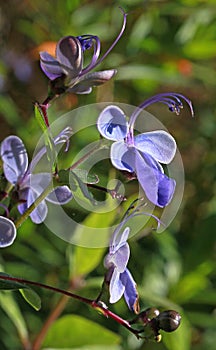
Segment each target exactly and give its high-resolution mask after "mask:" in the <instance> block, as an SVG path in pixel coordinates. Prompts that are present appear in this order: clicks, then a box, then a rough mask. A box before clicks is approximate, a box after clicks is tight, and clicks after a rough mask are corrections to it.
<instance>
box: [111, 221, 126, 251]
mask: <svg viewBox="0 0 216 350" xmlns="http://www.w3.org/2000/svg"><path fill="white" fill-rule="evenodd" d="M129 233H130V228H129V227H126V228H125V229H124V231H123V232H121V230H116V231H115V232H114V234H113V237H112V238H111V240H110V252H112V253H114V252H116V251H117V250H118V249H119V248H121V247H122V246H123V245H124V244H125V243H126V242H127V239H128V236H129Z"/></svg>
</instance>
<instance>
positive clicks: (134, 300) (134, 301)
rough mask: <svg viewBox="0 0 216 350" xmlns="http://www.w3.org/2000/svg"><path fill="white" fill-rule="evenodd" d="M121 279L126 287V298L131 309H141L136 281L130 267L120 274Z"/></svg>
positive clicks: (135, 310)
mask: <svg viewBox="0 0 216 350" xmlns="http://www.w3.org/2000/svg"><path fill="white" fill-rule="evenodd" d="M120 280H121V282H122V284H123V285H124V287H125V290H124V298H125V301H126V303H127V305H128V307H129V309H130V310H132V311H134V312H137V311H138V310H139V305H138V293H137V289H136V282H135V281H134V279H133V277H132V275H131V273H130V271H129V270H128V269H126V270H125V271H124V272H123V273H121V274H120Z"/></svg>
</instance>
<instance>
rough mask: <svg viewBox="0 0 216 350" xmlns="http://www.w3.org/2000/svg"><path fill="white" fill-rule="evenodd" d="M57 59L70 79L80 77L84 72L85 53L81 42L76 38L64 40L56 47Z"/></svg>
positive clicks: (71, 37) (65, 38)
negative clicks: (82, 71)
mask: <svg viewBox="0 0 216 350" xmlns="http://www.w3.org/2000/svg"><path fill="white" fill-rule="evenodd" d="M56 58H57V60H58V61H59V63H60V64H61V66H62V67H63V68H64V69H65V70H66V71H67V75H68V76H69V77H70V78H75V77H78V75H79V74H80V72H81V70H82V64H83V52H82V45H81V43H80V41H79V40H78V39H77V38H76V37H74V36H66V37H64V38H62V39H61V40H60V41H59V42H58V44H57V46H56Z"/></svg>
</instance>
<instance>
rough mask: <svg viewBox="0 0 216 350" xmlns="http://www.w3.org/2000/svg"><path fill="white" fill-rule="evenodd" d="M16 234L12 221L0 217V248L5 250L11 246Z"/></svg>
mask: <svg viewBox="0 0 216 350" xmlns="http://www.w3.org/2000/svg"><path fill="white" fill-rule="evenodd" d="M16 232H17V231H16V227H15V225H14V223H13V221H11V220H9V219H7V218H5V217H4V216H0V248H6V247H8V246H10V245H11V244H13V242H14V240H15V238H16Z"/></svg>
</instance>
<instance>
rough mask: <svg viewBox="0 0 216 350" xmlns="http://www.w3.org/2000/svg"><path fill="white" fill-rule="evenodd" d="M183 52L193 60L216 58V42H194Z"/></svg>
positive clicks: (185, 47) (186, 46)
mask: <svg viewBox="0 0 216 350" xmlns="http://www.w3.org/2000/svg"><path fill="white" fill-rule="evenodd" d="M183 51H184V53H185V55H186V56H187V57H190V58H192V59H197V60H200V59H209V58H213V57H215V56H216V41H213V40H212V41H210V40H209V41H208V42H207V41H206V40H205V41H201V40H197V41H192V42H190V43H188V44H187V45H185V46H184V48H183Z"/></svg>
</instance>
